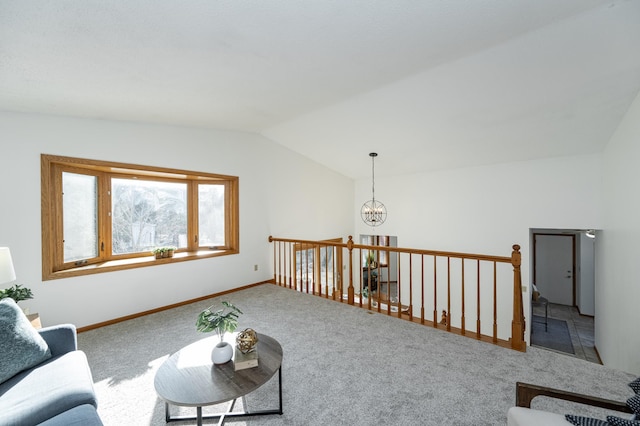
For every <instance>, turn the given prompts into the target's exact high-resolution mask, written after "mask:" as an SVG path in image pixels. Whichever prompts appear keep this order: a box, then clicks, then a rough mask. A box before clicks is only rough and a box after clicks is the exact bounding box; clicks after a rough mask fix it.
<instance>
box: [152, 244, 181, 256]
mask: <svg viewBox="0 0 640 426" xmlns="http://www.w3.org/2000/svg"><path fill="white" fill-rule="evenodd" d="M174 251H176V247H173V246H166V247H156V248H155V249H153V251H152V253H153V254H154V255H155V256H156V259H162V258H165V257H173V252H174Z"/></svg>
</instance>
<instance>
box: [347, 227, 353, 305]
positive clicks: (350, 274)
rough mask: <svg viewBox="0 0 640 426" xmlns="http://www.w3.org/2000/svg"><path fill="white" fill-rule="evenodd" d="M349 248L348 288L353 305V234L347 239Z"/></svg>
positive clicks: (348, 297)
mask: <svg viewBox="0 0 640 426" xmlns="http://www.w3.org/2000/svg"><path fill="white" fill-rule="evenodd" d="M347 250H349V288H348V289H347V302H348V303H349V304H350V305H353V302H354V290H353V237H352V236H351V235H349V240H348V241H347Z"/></svg>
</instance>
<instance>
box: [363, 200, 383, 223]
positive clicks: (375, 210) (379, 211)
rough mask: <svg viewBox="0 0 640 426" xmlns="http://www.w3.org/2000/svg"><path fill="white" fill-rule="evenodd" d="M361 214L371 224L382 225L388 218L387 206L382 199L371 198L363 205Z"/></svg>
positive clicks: (365, 221)
mask: <svg viewBox="0 0 640 426" xmlns="http://www.w3.org/2000/svg"><path fill="white" fill-rule="evenodd" d="M360 216H361V217H362V220H363V221H364V223H366V224H367V225H369V226H378V225H382V224H383V223H384V221H385V220H386V219H387V208H386V207H385V206H384V204H382V203H381V202H380V201H377V200H374V199H371V200H369V201H367V202H365V203H364V204H363V205H362V208H361V209H360Z"/></svg>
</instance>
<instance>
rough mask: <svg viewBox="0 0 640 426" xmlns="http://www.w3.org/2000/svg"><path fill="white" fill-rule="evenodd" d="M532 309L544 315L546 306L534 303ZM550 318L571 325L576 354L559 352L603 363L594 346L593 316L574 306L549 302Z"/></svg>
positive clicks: (536, 313) (572, 341)
mask: <svg viewBox="0 0 640 426" xmlns="http://www.w3.org/2000/svg"><path fill="white" fill-rule="evenodd" d="M532 309H533V314H534V315H540V316H544V306H542V305H533V306H532ZM549 318H556V319H561V320H565V321H567V325H568V327H569V334H570V335H571V343H572V344H573V349H574V351H575V355H571V354H566V353H564V352H558V353H561V354H563V355H567V356H575V357H577V358H582V359H584V360H587V361H590V362H595V363H597V364H601V362H600V358H599V357H598V353H597V352H596V349H595V346H594V344H595V339H594V334H593V328H594V324H593V317H589V316H585V315H580V313H579V312H578V309H577V308H575V307H572V306H566V305H557V304H555V303H549Z"/></svg>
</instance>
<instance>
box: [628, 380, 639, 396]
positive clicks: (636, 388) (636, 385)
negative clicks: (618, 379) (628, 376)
mask: <svg viewBox="0 0 640 426" xmlns="http://www.w3.org/2000/svg"><path fill="white" fill-rule="evenodd" d="M629 387H630V388H631V389H633V391H634V392H635V393H638V394H640V377H638V378H637V379H635V380H634V381H633V382H631V383H629Z"/></svg>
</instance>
